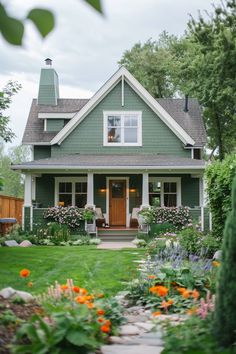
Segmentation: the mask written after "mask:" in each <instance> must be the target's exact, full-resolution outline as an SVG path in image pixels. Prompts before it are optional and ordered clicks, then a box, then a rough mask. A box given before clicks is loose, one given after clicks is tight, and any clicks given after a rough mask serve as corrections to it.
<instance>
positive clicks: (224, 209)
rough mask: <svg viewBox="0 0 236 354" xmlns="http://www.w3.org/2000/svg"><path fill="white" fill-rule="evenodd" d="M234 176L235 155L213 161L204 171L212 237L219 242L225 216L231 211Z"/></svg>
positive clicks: (235, 171) (235, 170)
mask: <svg viewBox="0 0 236 354" xmlns="http://www.w3.org/2000/svg"><path fill="white" fill-rule="evenodd" d="M235 174H236V154H232V155H228V156H227V157H226V158H225V159H224V160H223V161H215V162H214V163H212V164H210V165H209V166H208V167H207V169H206V177H207V192H208V196H209V205H210V210H211V212H212V225H213V230H212V231H213V235H214V236H215V237H217V238H219V239H220V240H221V239H222V236H223V230H224V224H225V221H226V218H227V215H228V214H229V212H230V210H231V190H232V182H233V178H234V176H235Z"/></svg>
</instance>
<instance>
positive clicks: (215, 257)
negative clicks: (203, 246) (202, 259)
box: [213, 250, 222, 261]
mask: <svg viewBox="0 0 236 354" xmlns="http://www.w3.org/2000/svg"><path fill="white" fill-rule="evenodd" d="M221 257H222V251H220V250H219V251H216V252H215V254H214V256H213V259H216V260H217V261H218V260H221Z"/></svg>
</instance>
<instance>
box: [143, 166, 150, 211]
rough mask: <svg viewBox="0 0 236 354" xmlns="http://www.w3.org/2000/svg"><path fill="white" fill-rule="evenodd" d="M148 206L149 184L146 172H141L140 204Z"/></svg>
mask: <svg viewBox="0 0 236 354" xmlns="http://www.w3.org/2000/svg"><path fill="white" fill-rule="evenodd" d="M147 206H149V186H148V173H147V172H144V173H143V185H142V206H141V207H147Z"/></svg>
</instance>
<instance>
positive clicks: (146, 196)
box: [13, 61, 206, 228]
mask: <svg viewBox="0 0 236 354" xmlns="http://www.w3.org/2000/svg"><path fill="white" fill-rule="evenodd" d="M48 62H49V63H50V64H51V62H50V61H47V63H48ZM205 143H206V133H205V128H204V124H203V120H202V116H201V109H200V107H199V104H198V102H197V101H196V100H195V99H187V98H185V99H155V98H153V97H152V96H151V95H150V94H149V93H148V92H147V90H146V89H145V88H144V87H143V86H142V85H141V84H140V83H139V82H138V81H137V80H136V79H135V78H134V77H133V76H132V75H131V74H130V73H129V71H127V70H126V69H125V68H124V67H120V68H119V69H118V70H117V71H116V72H115V73H114V74H113V75H112V76H111V78H110V79H108V80H107V81H106V82H105V83H104V85H103V86H102V87H101V88H100V89H99V90H98V91H97V92H96V93H95V94H94V96H92V98H90V99H79V98H78V99H63V98H60V97H59V80H58V75H57V73H56V71H55V70H54V68H53V67H52V66H51V65H46V67H45V68H43V69H41V77H40V84H39V92H38V98H37V99H33V101H32V105H31V108H30V113H29V117H28V121H27V125H26V128H25V132H24V137H23V144H27V145H31V146H32V151H33V159H32V161H31V162H25V163H22V164H21V165H14V166H13V169H15V170H21V172H22V173H24V174H25V201H24V220H23V221H24V226H25V227H31V228H32V227H33V224H34V223H37V222H38V221H40V220H41V219H42V218H43V213H44V211H45V208H48V207H51V206H56V205H64V206H71V205H72V206H78V207H79V208H84V207H85V206H86V205H87V206H91V207H96V208H100V210H101V212H102V214H103V217H104V218H105V223H107V224H109V225H110V227H124V228H129V227H130V218H131V214H132V210H134V208H140V207H144V206H148V205H156V206H165V207H173V206H188V207H189V208H190V210H191V213H192V215H193V217H195V218H200V219H201V221H202V228H204V219H206V218H205V213H204V199H205V198H204V183H203V173H204V169H205V161H204V160H202V155H203V148H204V145H205Z"/></svg>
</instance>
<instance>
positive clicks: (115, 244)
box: [97, 241, 137, 250]
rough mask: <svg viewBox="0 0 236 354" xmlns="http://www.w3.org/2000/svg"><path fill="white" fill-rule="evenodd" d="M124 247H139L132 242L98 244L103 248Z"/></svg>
mask: <svg viewBox="0 0 236 354" xmlns="http://www.w3.org/2000/svg"><path fill="white" fill-rule="evenodd" d="M123 248H137V247H136V245H134V244H133V243H132V242H121V241H120V242H116V241H112V242H108V241H104V242H101V243H100V245H98V246H97V249H101V250H121V249H123Z"/></svg>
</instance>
